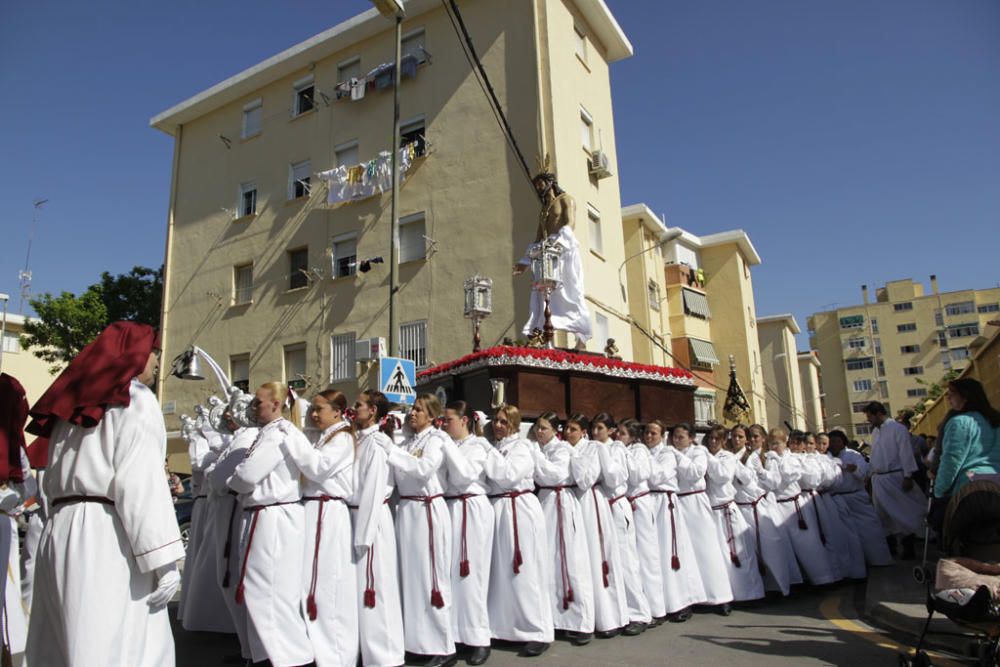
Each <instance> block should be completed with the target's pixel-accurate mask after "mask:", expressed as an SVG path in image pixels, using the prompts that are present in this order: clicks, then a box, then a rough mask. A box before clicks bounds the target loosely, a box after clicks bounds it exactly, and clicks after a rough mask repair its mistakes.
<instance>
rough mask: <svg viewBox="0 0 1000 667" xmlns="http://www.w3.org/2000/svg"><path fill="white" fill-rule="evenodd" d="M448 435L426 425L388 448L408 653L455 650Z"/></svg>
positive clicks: (433, 652) (445, 653) (445, 652)
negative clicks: (447, 500) (446, 491)
mask: <svg viewBox="0 0 1000 667" xmlns="http://www.w3.org/2000/svg"><path fill="white" fill-rule="evenodd" d="M447 437H448V436H447V435H445V434H444V433H442V432H441V431H439V430H437V429H436V428H433V427H428V428H426V429H424V430H423V431H422V432H420V433H418V434H416V435H413V436H411V437H409V438H407V439H406V440H404V441H403V444H402V445H400V446H398V447H392V448H390V450H389V465H391V466H392V468H393V473H394V476H395V479H396V486H397V487H398V488H399V496H400V499H399V507H398V508H397V509H396V536H397V542H398V545H399V564H400V567H399V569H400V574H401V575H402V584H403V625H404V627H405V628H406V637H405V639H406V641H405V646H406V650H407V651H410V652H412V653H417V654H421V655H450V654H452V653H454V652H455V638H454V635H453V633H452V625H451V605H452V593H451V551H452V549H451V519H450V517H449V516H448V506H447V505H446V503H445V500H444V483H445V475H446V471H445V467H444V439H445V438H447ZM407 496H411V497H414V498H419V499H420V500H412V499H407V498H406V497H407ZM429 524H430V525H429ZM432 526H433V529H432V528H431V527H432ZM435 602H440V603H443V604H440V606H439V605H436V604H434V603H435Z"/></svg>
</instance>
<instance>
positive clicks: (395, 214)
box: [371, 0, 406, 357]
mask: <svg viewBox="0 0 1000 667" xmlns="http://www.w3.org/2000/svg"><path fill="white" fill-rule="evenodd" d="M371 2H372V4H373V5H374V6H375V9H377V10H378V12H379V14H381V15H382V16H384V17H386V18H391V19H393V20H395V22H396V55H395V59H394V60H393V66H392V67H393V75H392V78H393V85H392V199H391V204H390V215H391V216H392V231H391V232H390V234H389V355H390V356H393V357H398V356H399V312H398V310H397V309H396V292H398V291H399V208H398V203H399V62H400V60H402V51H403V16H404V15H405V13H406V12H405V10H404V8H403V0H371Z"/></svg>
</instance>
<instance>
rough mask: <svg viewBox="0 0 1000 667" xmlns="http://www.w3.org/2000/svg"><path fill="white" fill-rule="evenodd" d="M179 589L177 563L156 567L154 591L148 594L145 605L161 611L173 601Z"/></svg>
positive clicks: (179, 580)
mask: <svg viewBox="0 0 1000 667" xmlns="http://www.w3.org/2000/svg"><path fill="white" fill-rule="evenodd" d="M180 587H181V575H180V573H179V572H178V571H177V563H170V564H169V565H164V566H163V567H158V568H156V590H155V591H153V592H152V593H150V594H149V599H148V600H146V604H148V605H149V606H150V607H152V608H153V609H162V608H164V607H166V606H167V604H168V603H169V602H170V600H172V599H173V597H174V594H175V593H176V592H177V589H178V588H180Z"/></svg>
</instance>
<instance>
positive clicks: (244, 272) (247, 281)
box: [233, 263, 253, 306]
mask: <svg viewBox="0 0 1000 667" xmlns="http://www.w3.org/2000/svg"><path fill="white" fill-rule="evenodd" d="M252 301H253V264H252V263H251V264H240V265H238V266H234V267H233V305H234V306H240V305H243V304H246V303H251V302H252Z"/></svg>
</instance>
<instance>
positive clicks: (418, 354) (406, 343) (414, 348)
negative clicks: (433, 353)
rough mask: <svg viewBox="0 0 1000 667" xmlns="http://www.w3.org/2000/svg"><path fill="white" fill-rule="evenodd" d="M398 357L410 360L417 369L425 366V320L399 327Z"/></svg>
mask: <svg viewBox="0 0 1000 667" xmlns="http://www.w3.org/2000/svg"><path fill="white" fill-rule="evenodd" d="M399 356H401V357H403V358H404V359H410V360H412V361H413V363H414V364H415V365H416V367H417V368H423V367H424V366H426V365H427V320H419V321H417V322H407V323H406V324H402V325H400V327H399Z"/></svg>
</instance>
